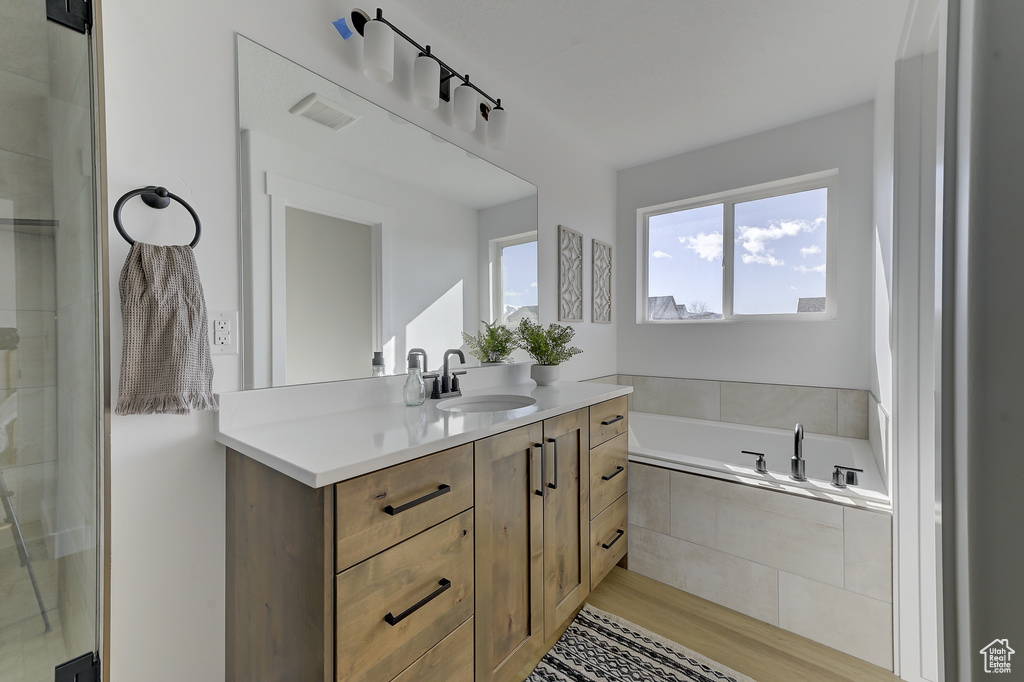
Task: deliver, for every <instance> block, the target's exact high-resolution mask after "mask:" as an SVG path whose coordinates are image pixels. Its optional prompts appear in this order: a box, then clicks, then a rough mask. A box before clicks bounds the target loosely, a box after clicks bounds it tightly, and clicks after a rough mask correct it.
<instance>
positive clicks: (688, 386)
mask: <svg viewBox="0 0 1024 682" xmlns="http://www.w3.org/2000/svg"><path fill="white" fill-rule="evenodd" d="M591 381H594V382H600V383H609V384H619V385H620V386H632V387H633V394H632V395H630V397H629V409H630V411H636V412H649V413H652V414H665V415H670V416H673V417H689V418H691V419H707V420H711V421H722V422H730V423H733V424H747V425H750V426H766V427H769V428H778V429H792V428H793V427H794V426H795V425H796V423H797V422H800V423H801V424H803V425H804V432H805V433H818V434H822V435H826V436H840V437H844V438H861V439H868V442H869V443H870V444H871V450H872V453H873V454H874V456H875V461H876V463H877V465H878V469H879V471H880V472H882V477H883V480H886V481H888V473H887V472H888V471H889V470H890V466H889V464H890V460H889V455H888V453H889V445H888V442H889V435H888V431H889V417H888V415H887V414H886V413H885V410H884V409H882V407H881V406H880V405H879V404H878V400H877V399H876V398H875V397H874V396H873V395H872V394H871V393H870V392H869V391H865V390H860V389H846V388H820V387H815V386H791V385H786V384H755V383H746V382H737V381H713V380H708V379H681V378H675V377H654V376H642V375H637V374H611V375H608V376H604V377H600V378H597V379H592V380H591Z"/></svg>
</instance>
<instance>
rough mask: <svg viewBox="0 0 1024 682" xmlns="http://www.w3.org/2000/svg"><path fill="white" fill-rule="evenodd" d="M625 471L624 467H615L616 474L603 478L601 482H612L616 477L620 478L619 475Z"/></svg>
mask: <svg viewBox="0 0 1024 682" xmlns="http://www.w3.org/2000/svg"><path fill="white" fill-rule="evenodd" d="M623 471H625V468H624V467H615V473H614V474H612V475H611V476H602V477H601V480H602V481H610V480H612V479H613V478H615V477H616V476H618V475H619V474H621V473H622V472H623Z"/></svg>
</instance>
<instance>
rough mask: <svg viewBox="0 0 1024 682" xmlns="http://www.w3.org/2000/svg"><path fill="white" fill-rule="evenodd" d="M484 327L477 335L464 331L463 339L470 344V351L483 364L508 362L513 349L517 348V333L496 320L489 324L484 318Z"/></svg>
mask: <svg viewBox="0 0 1024 682" xmlns="http://www.w3.org/2000/svg"><path fill="white" fill-rule="evenodd" d="M481 322H482V323H483V325H484V329H483V331H481V332H478V333H477V335H476V336H470V335H469V334H467V333H466V332H462V340H463V341H464V342H465V344H466V345H467V346H469V353H470V355H472V356H473V357H475V358H476V359H477V360H479V361H480V363H481V364H485V365H486V364H499V363H503V362H507V361H508V358H509V356H510V355H512V351H514V350H515V349H516V335H515V332H513V331H512V330H511V329H509V328H508V327H505V326H502V325H500V324H498V323H497V321H495V322H494V323H492V324H487V323H486V322H484V321H483V320H481Z"/></svg>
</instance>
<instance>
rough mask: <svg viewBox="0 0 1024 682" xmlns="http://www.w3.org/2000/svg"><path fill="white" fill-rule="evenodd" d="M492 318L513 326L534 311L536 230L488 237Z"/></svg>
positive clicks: (534, 312)
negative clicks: (489, 240)
mask: <svg viewBox="0 0 1024 682" xmlns="http://www.w3.org/2000/svg"><path fill="white" fill-rule="evenodd" d="M490 246H491V264H492V272H491V308H492V316H491V319H492V320H497V321H498V322H500V323H501V324H507V325H509V326H516V325H518V324H519V320H521V319H522V318H523V317H527V318H529V319H530V320H533V321H534V322H536V321H538V319H539V317H538V314H537V232H536V231H533V232H527V233H525V234H520V235H516V236H513V237H504V238H502V239H495V240H492V241H491V243H490Z"/></svg>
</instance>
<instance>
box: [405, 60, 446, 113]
mask: <svg viewBox="0 0 1024 682" xmlns="http://www.w3.org/2000/svg"><path fill="white" fill-rule="evenodd" d="M427 49H428V50H429V49H430V46H429V45H428V46H427ZM428 54H429V53H428ZM440 90H441V65H440V64H438V63H437V60H435V59H434V58H433V57H430V56H428V55H427V54H422V55H420V56H419V57H417V58H416V63H415V64H414V65H413V70H412V99H413V101H414V102H416V106H418V107H420V108H421V109H426V110H428V111H432V110H434V109H437V107H438V105H439V104H440V102H441V98H440Z"/></svg>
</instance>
